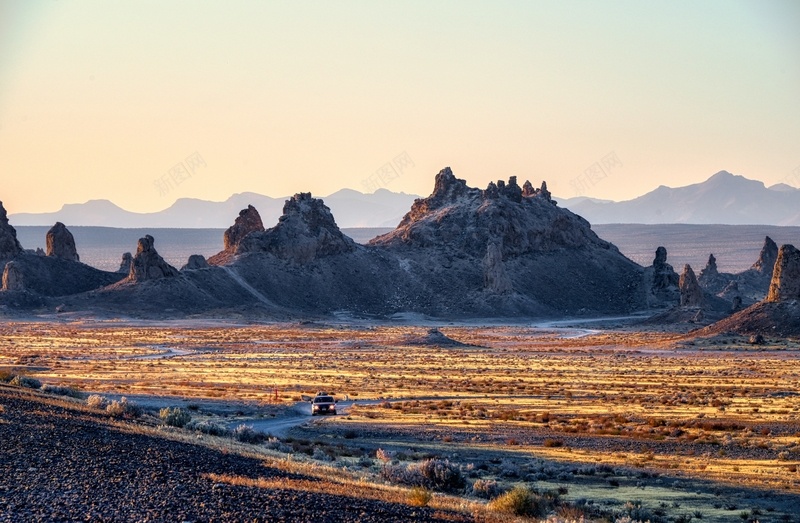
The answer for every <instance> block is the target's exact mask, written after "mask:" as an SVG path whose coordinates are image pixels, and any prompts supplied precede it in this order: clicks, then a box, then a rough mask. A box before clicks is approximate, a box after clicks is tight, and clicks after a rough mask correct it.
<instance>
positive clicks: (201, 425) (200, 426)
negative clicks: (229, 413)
mask: <svg viewBox="0 0 800 523" xmlns="http://www.w3.org/2000/svg"><path fill="white" fill-rule="evenodd" d="M185 428H187V429H189V430H195V431H197V432H202V433H203V434H208V435H209V436H228V435H229V434H230V433H231V431H230V430H228V427H226V426H225V425H221V424H219V423H214V422H213V421H190V422H188V423H187V424H186V427H185Z"/></svg>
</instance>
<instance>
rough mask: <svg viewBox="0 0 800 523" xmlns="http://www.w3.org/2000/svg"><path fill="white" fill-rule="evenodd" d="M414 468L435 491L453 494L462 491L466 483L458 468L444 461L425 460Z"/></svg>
mask: <svg viewBox="0 0 800 523" xmlns="http://www.w3.org/2000/svg"><path fill="white" fill-rule="evenodd" d="M415 466H418V467H419V471H420V473H421V474H422V476H423V477H424V478H425V479H426V480H427V481H428V482H429V483H430V485H431V487H432V488H434V489H436V490H441V491H444V492H454V491H457V490H460V489H463V488H464V486H465V485H466V483H467V482H466V480H465V479H464V475H463V474H462V473H461V469H460V468H459V466H458V465H456V464H455V463H450V461H449V460H446V459H445V460H441V459H435V458H434V459H426V460H425V461H423V462H421V463H419V464H418V465H415Z"/></svg>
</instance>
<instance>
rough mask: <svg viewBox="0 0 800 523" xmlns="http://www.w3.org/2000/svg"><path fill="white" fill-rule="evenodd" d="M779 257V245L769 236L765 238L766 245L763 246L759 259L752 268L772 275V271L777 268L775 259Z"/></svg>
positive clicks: (769, 275)
mask: <svg viewBox="0 0 800 523" xmlns="http://www.w3.org/2000/svg"><path fill="white" fill-rule="evenodd" d="M777 259H778V245H777V244H776V243H775V242H774V241H773V240H772V238H770V237H769V236H767V237H766V238H764V246H763V247H762V248H761V253H760V254H759V255H758V260H756V262H755V263H754V264H753V266H752V267H750V269H752V270H753V271H755V272H757V273H759V274H764V275H767V276H768V277H772V271H773V269H774V268H775V261H776V260H777Z"/></svg>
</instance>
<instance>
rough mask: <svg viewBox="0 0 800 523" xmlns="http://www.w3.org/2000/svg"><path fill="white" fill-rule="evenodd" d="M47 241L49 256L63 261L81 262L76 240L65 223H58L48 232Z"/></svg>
mask: <svg viewBox="0 0 800 523" xmlns="http://www.w3.org/2000/svg"><path fill="white" fill-rule="evenodd" d="M45 241H46V243H47V256H54V257H56V258H61V259H62V260H69V261H81V260H80V257H79V256H78V249H76V248H75V238H74V237H73V236H72V233H71V232H69V229H67V227H66V226H65V225H64V224H63V223H61V222H56V224H55V225H53V226H52V227H51V228H50V230H49V231H47V236H46V237H45Z"/></svg>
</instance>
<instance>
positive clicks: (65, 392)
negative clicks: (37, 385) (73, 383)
mask: <svg viewBox="0 0 800 523" xmlns="http://www.w3.org/2000/svg"><path fill="white" fill-rule="evenodd" d="M42 392H46V393H47V394H55V395H56V396H68V397H70V398H77V399H82V398H83V396H84V394H83V392H81V391H79V390H78V389H76V388H75V387H61V386H59V385H48V384H46V383H45V384H44V385H42Z"/></svg>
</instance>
